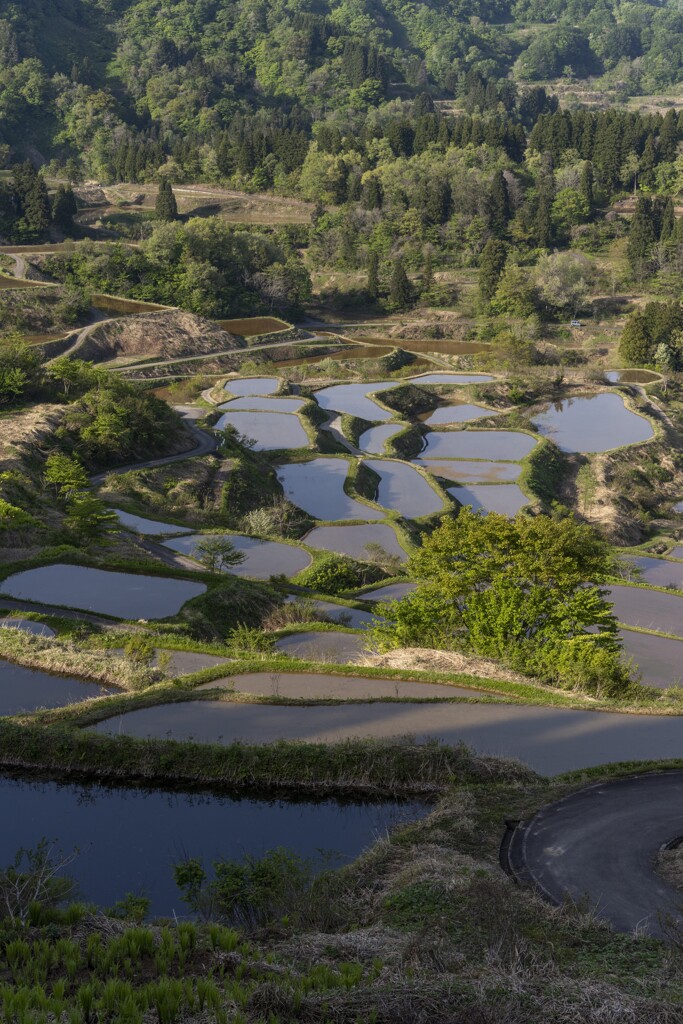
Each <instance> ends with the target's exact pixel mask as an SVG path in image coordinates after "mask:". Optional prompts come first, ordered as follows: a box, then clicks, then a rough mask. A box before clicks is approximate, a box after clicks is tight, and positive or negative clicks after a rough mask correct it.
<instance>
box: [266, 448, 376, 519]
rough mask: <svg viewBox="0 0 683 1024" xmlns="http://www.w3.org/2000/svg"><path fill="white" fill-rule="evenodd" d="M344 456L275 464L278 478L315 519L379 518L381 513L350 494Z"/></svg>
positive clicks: (293, 499) (291, 495) (296, 503)
mask: <svg viewBox="0 0 683 1024" xmlns="http://www.w3.org/2000/svg"><path fill="white" fill-rule="evenodd" d="M348 470H349V466H348V463H347V461H346V460H345V459H326V458H318V459H312V460H311V461H310V462H296V463H290V464H288V465H285V466H278V468H277V478H278V480H279V481H280V483H281V485H282V489H283V491H284V492H285V497H286V498H288V499H289V501H291V502H292V504H293V505H298V506H299V508H302V509H303V510H304V512H308V514H309V515H311V516H314V517H315V518H316V519H325V520H329V521H334V520H335V519H382V518H383V517H384V513H383V512H380V511H378V509H374V508H371V507H370V506H369V505H364V504H362V503H361V502H360V501H357V500H356V499H355V498H351V497H349V495H348V494H347V493H346V491H345V490H344V481H345V480H346V477H347V474H348Z"/></svg>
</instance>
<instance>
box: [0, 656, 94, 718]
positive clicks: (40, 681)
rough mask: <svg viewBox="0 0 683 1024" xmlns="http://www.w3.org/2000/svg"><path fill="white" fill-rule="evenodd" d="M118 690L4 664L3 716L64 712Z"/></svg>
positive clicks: (0, 671) (0, 674) (0, 673)
mask: <svg viewBox="0 0 683 1024" xmlns="http://www.w3.org/2000/svg"><path fill="white" fill-rule="evenodd" d="M109 693H114V690H113V689H111V688H107V687H105V686H100V685H99V684H98V683H92V682H86V680H84V679H72V678H68V677H65V676H53V675H49V674H48V673H47V672H41V671H39V670H38V669H32V668H24V667H23V666H22V665H14V664H11V663H10V662H9V661H2V660H0V715H18V714H20V713H21V712H22V711H36V710H37V709H38V708H62V707H65V706H66V705H67V704H74V703H76V702H77V701H81V700H89V699H90V698H91V697H104V696H106V695H107V694H109Z"/></svg>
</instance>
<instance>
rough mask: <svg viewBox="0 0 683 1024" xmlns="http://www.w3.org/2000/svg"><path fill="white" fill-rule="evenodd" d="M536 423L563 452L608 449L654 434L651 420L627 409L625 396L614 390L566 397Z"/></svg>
mask: <svg viewBox="0 0 683 1024" xmlns="http://www.w3.org/2000/svg"><path fill="white" fill-rule="evenodd" d="M533 422H534V424H535V425H536V426H537V427H538V429H539V431H540V432H541V433H542V434H545V435H546V436H547V437H549V438H551V440H553V441H554V442H555V444H556V445H557V446H558V448H560V449H561V451H563V452H589V453H590V452H606V451H609V450H610V449H612V448H620V447H621V446H622V445H627V444H639V443H641V442H643V441H649V440H650V438H651V437H654V430H653V428H652V426H651V424H650V423H649V421H648V420H646V419H645V417H644V416H639V415H637V413H634V412H631V410H630V409H627V408H626V405H625V404H624V399H623V398H622V397H621V395H616V394H614V393H613V392H604V393H603V394H600V395H590V396H588V397H585V398H567V399H564V400H563V401H561V402H556V403H555V404H554V405H551V406H550V408H548V409H547V410H546V411H545V412H542V413H540V414H539V415H538V416H535V417H534V420H533Z"/></svg>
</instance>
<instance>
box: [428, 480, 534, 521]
mask: <svg viewBox="0 0 683 1024" xmlns="http://www.w3.org/2000/svg"><path fill="white" fill-rule="evenodd" d="M448 493H449V494H452V495H453V497H454V498H455V500H456V501H459V502H460V504H461V505H471V506H472V509H473V511H474V512H478V511H484V512H499V513H500V514H501V515H504V516H510V517H513V516H516V515H517V513H518V512H519V510H520V509H521V508H524V506H525V505H528V504H529V499H528V498H527V496H526V494H525V493H524V491H522V490H521V489H520V488H519V487H518V486H517V484H481V486H477V485H476V484H474V485H473V486H470V487H449V488H448Z"/></svg>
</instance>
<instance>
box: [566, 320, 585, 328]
mask: <svg viewBox="0 0 683 1024" xmlns="http://www.w3.org/2000/svg"><path fill="white" fill-rule="evenodd" d="M569 326H570V327H583V324H582V323H581V321H580V320H572V322H571V323H570V325H569Z"/></svg>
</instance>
